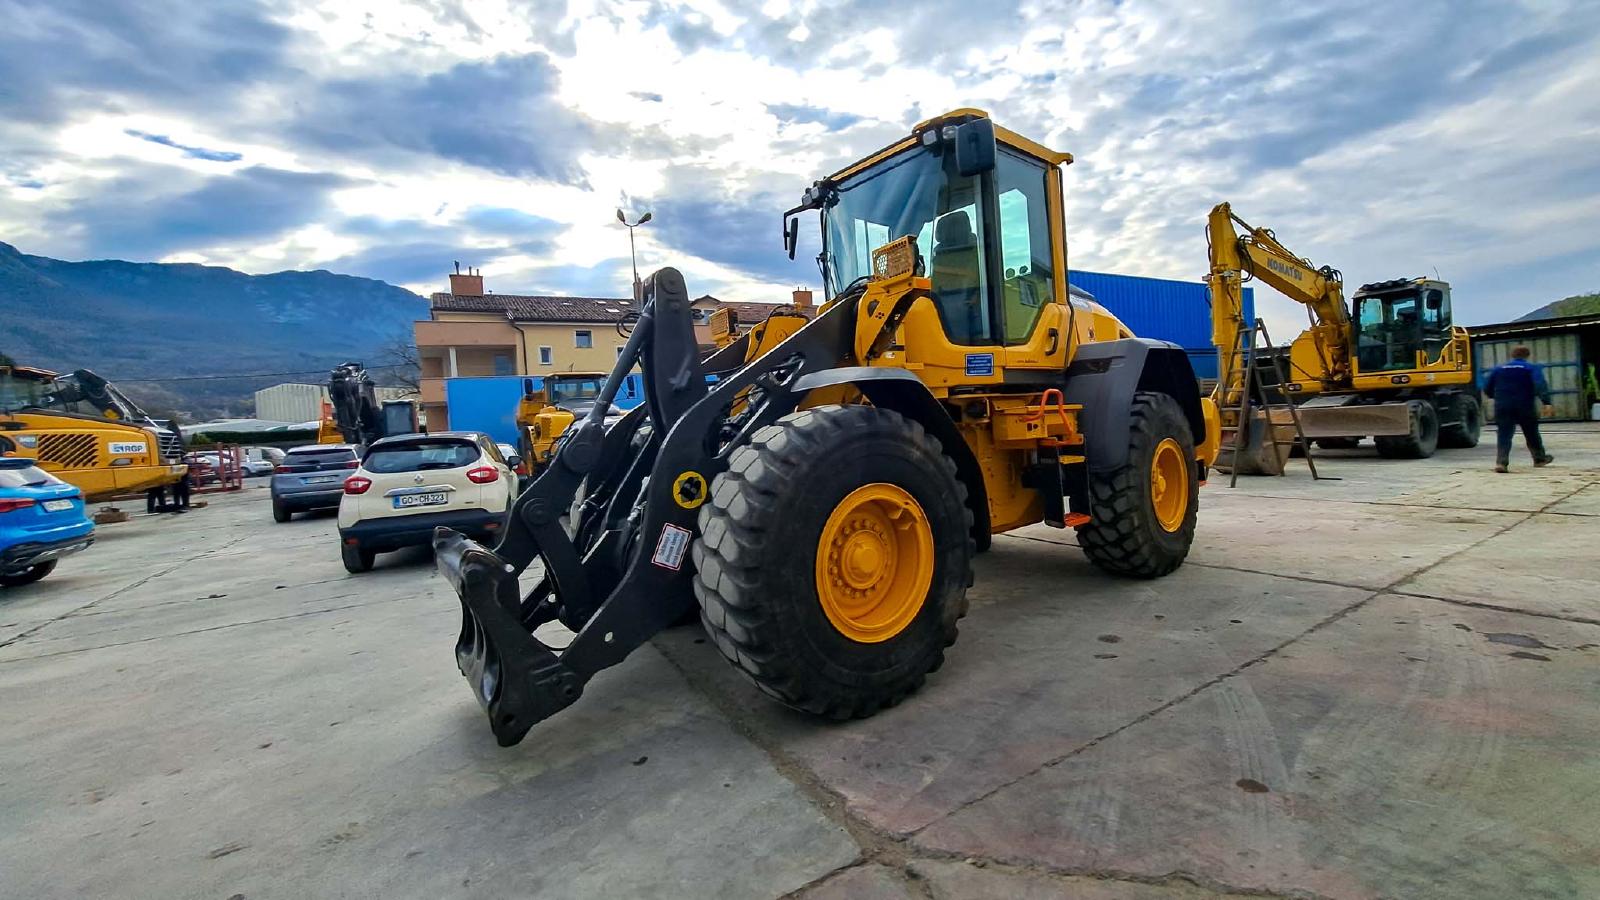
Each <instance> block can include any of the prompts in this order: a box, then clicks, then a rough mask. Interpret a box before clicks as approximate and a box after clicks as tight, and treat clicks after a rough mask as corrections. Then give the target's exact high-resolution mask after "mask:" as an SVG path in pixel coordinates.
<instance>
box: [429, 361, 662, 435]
mask: <svg viewBox="0 0 1600 900" xmlns="http://www.w3.org/2000/svg"><path fill="white" fill-rule="evenodd" d="M529 378H531V379H532V380H533V387H534V389H535V390H538V389H539V387H540V386H542V385H543V384H544V378H542V377H540V376H538V375H532V376H522V375H504V376H487V377H483V378H447V379H445V382H444V391H445V406H446V408H447V409H448V410H449V411H450V428H451V430H453V431H481V432H483V433H484V434H487V435H489V436H490V437H491V438H494V439H495V440H496V441H498V442H500V443H502V444H510V445H512V446H516V443H517V404H518V403H519V402H520V401H521V400H522V382H523V381H525V380H528V379H529ZM643 402H644V382H643V378H642V376H640V375H639V373H637V372H634V373H632V374H630V375H629V376H628V377H627V378H626V379H624V380H623V382H622V389H621V390H620V391H618V392H617V402H616V404H615V405H616V406H618V407H620V408H622V409H633V408H634V407H635V406H638V405H639V404H641V403H643Z"/></svg>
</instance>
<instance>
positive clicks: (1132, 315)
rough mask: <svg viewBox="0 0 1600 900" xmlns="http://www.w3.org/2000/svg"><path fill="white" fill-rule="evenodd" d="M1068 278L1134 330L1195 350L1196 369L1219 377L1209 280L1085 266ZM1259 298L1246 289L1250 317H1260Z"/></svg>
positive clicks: (1145, 335)
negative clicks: (1088, 269) (1091, 269)
mask: <svg viewBox="0 0 1600 900" xmlns="http://www.w3.org/2000/svg"><path fill="white" fill-rule="evenodd" d="M1067 280H1068V282H1069V283H1071V284H1072V285H1073V286H1074V287H1078V288H1082V289H1083V290H1085V291H1087V292H1089V293H1090V294H1092V295H1093V296H1094V299H1095V301H1096V302H1098V303H1099V304H1100V305H1101V306H1104V307H1105V308H1106V309H1109V310H1111V312H1112V314H1113V315H1115V316H1116V317H1117V318H1119V319H1121V320H1122V324H1124V325H1126V326H1128V328H1129V329H1130V330H1132V331H1133V333H1134V334H1137V335H1138V336H1140V337H1147V338H1155V339H1157V340H1161V341H1171V342H1172V343H1174V344H1177V345H1178V346H1180V347H1182V348H1184V349H1185V350H1189V351H1191V353H1190V358H1191V360H1193V361H1194V363H1195V374H1196V375H1199V376H1200V377H1201V378H1206V377H1210V378H1215V377H1216V373H1217V364H1216V357H1215V349H1216V348H1215V346H1214V345H1213V344H1212V343H1211V293H1210V289H1209V288H1207V287H1206V284H1205V282H1203V281H1173V280H1170V279H1166V278H1144V277H1142V276H1138V275H1113V274H1108V273H1105V272H1085V271H1082V270H1073V271H1072V272H1071V273H1070V274H1069V275H1068V276H1067ZM1255 298H1256V292H1255V289H1254V288H1245V289H1244V316H1245V321H1246V322H1251V321H1254V319H1255V307H1256V299H1255ZM1206 351H1211V352H1212V358H1211V360H1210V364H1209V370H1210V373H1211V374H1210V375H1209V376H1208V375H1206V374H1204V373H1202V372H1201V371H1200V368H1201V366H1202V365H1204V364H1205V363H1206V360H1205V359H1204V353H1205V352H1206ZM1196 353H1199V354H1200V356H1199V357H1197V356H1196Z"/></svg>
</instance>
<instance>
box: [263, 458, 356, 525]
mask: <svg viewBox="0 0 1600 900" xmlns="http://www.w3.org/2000/svg"><path fill="white" fill-rule="evenodd" d="M356 450H357V448H356V445H354V444H310V445H307V446H305V447H295V448H293V449H292V450H290V451H289V452H287V453H285V454H284V455H283V463H282V464H280V465H279V466H278V469H277V471H276V472H273V473H272V519H273V521H275V522H287V521H289V519H291V518H293V516H294V514H295V513H297V512H307V511H309V510H313V509H336V508H338V506H339V498H340V497H342V496H344V480H345V478H346V477H348V476H349V475H350V474H351V473H353V472H354V471H355V470H356V469H357V468H358V467H359V466H360V465H361V462H360V460H358V459H357V458H356Z"/></svg>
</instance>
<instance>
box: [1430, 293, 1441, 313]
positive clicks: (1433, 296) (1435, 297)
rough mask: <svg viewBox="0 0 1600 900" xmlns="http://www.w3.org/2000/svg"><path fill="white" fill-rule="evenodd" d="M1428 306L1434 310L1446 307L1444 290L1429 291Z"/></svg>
mask: <svg viewBox="0 0 1600 900" xmlns="http://www.w3.org/2000/svg"><path fill="white" fill-rule="evenodd" d="M1428 308H1429V309H1432V310H1440V309H1443V308H1444V292H1443V291H1429V292H1428Z"/></svg>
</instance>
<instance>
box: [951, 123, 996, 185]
mask: <svg viewBox="0 0 1600 900" xmlns="http://www.w3.org/2000/svg"><path fill="white" fill-rule="evenodd" d="M955 145H956V173H957V174H959V175H961V177H963V178H968V177H971V176H973V175H982V174H983V173H985V172H988V171H990V170H992V169H993V168H994V123H993V122H991V121H990V120H988V119H973V120H972V121H971V122H966V123H963V124H961V125H959V126H957V127H956V140H955Z"/></svg>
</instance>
